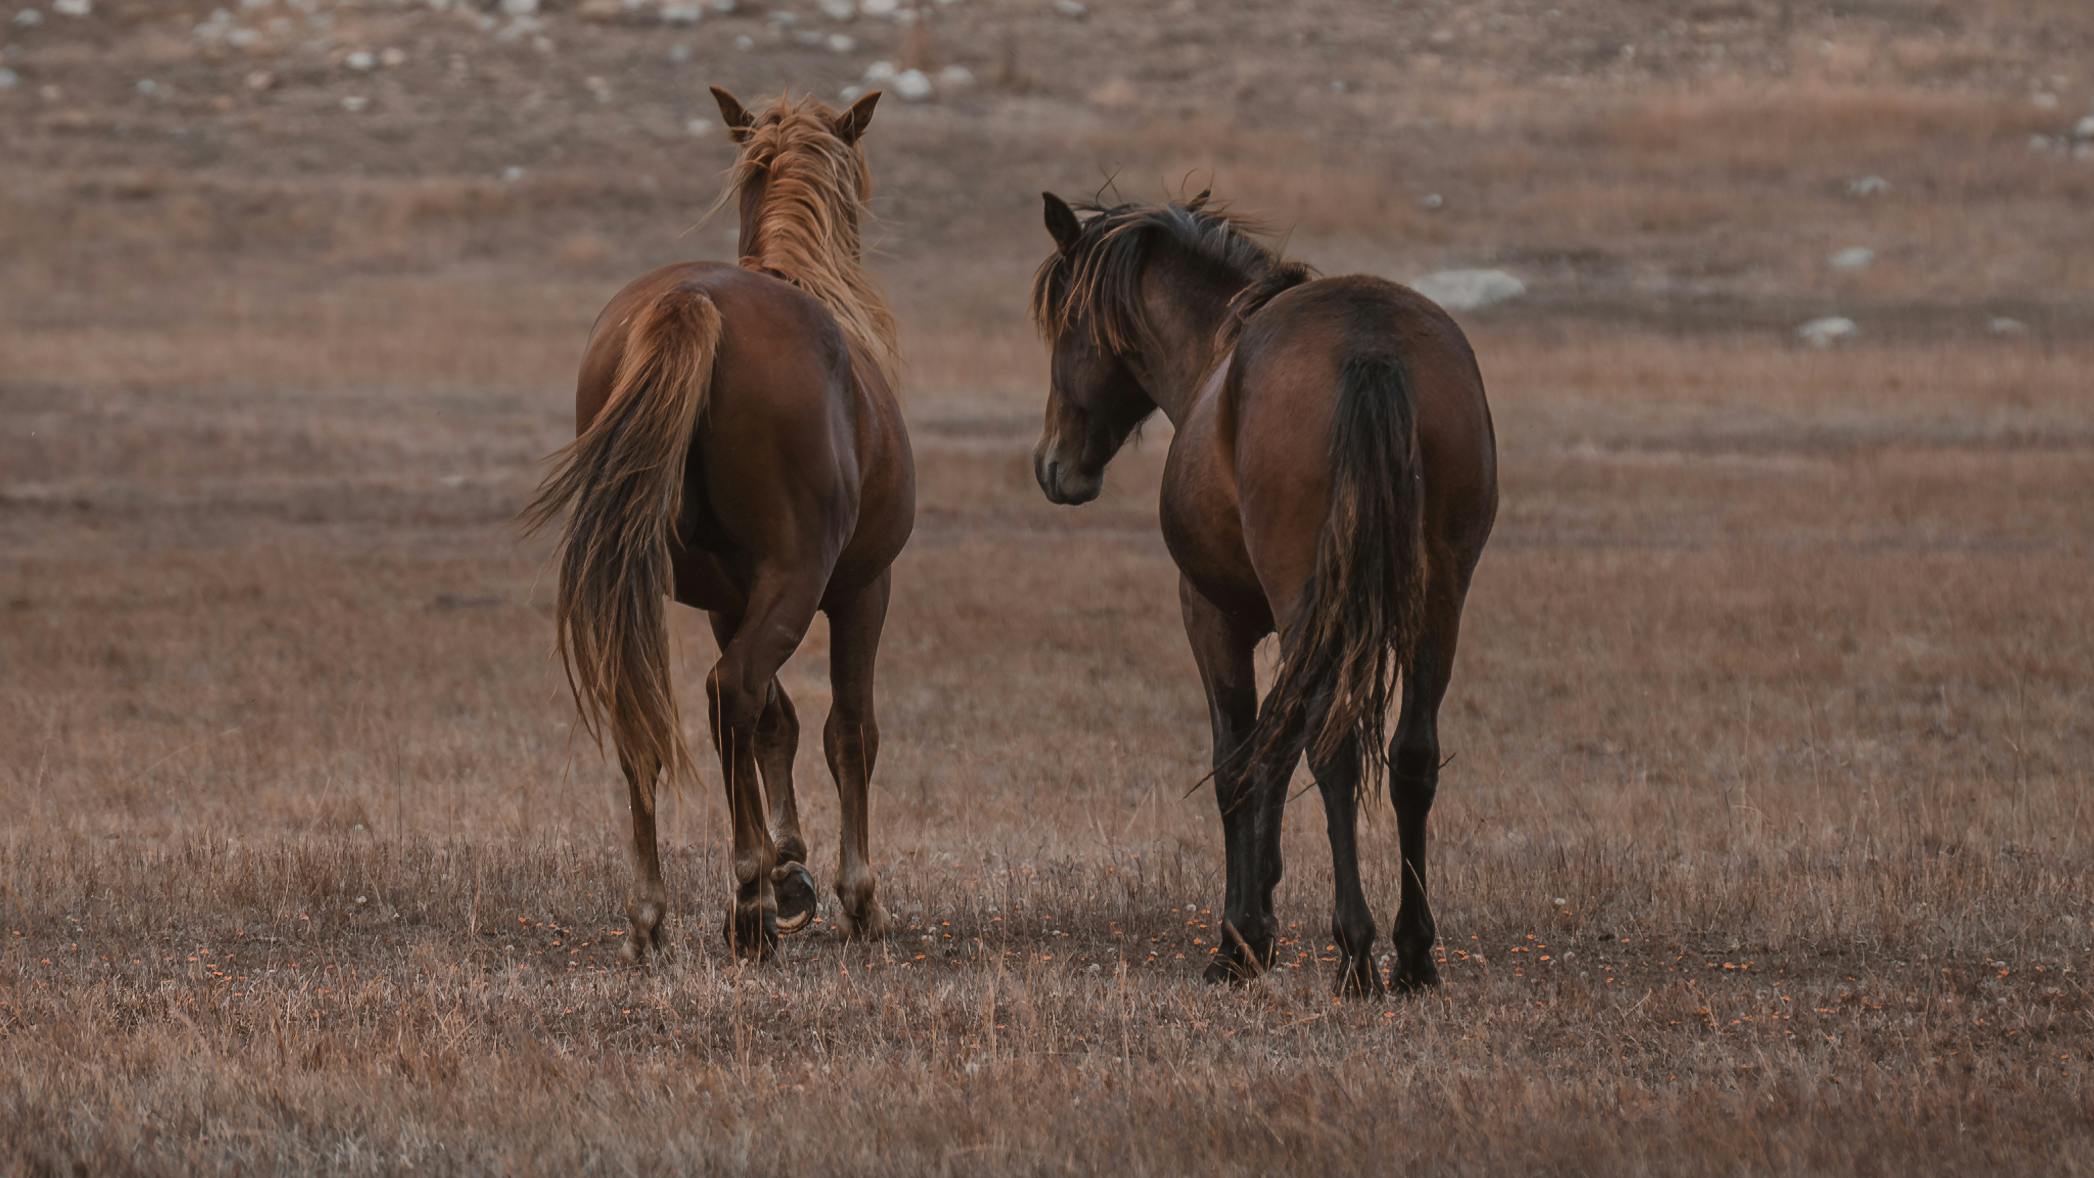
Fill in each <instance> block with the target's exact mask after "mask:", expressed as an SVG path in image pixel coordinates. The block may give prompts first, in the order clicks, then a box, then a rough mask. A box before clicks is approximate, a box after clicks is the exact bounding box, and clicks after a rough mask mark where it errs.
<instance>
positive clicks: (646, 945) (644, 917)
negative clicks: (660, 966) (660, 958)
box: [618, 900, 662, 965]
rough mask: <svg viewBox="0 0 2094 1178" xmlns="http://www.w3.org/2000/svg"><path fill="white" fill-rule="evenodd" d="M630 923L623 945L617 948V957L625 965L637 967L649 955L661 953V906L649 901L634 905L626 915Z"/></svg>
mask: <svg viewBox="0 0 2094 1178" xmlns="http://www.w3.org/2000/svg"><path fill="white" fill-rule="evenodd" d="M628 919H629V920H630V921H631V923H632V928H631V930H630V931H629V932H628V933H627V935H626V938H625V943H624V944H623V945H620V946H618V957H619V959H620V960H622V961H624V962H625V963H626V964H627V965H639V964H640V963H641V962H643V961H646V960H647V955H648V954H650V953H653V954H660V953H661V951H662V905H660V904H658V903H656V902H654V901H652V900H649V901H646V902H644V903H640V904H635V905H633V907H632V908H631V910H630V911H629V913H628Z"/></svg>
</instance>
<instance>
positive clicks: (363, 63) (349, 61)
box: [342, 49, 378, 71]
mask: <svg viewBox="0 0 2094 1178" xmlns="http://www.w3.org/2000/svg"><path fill="white" fill-rule="evenodd" d="M342 64H343V65H346V66H348V67H349V68H350V69H353V70H359V71H361V70H370V69H376V68H378V55H377V54H375V53H372V52H371V51H370V50H368V49H359V50H357V51H356V52H354V53H352V54H350V55H349V56H347V57H345V58H343V59H342Z"/></svg>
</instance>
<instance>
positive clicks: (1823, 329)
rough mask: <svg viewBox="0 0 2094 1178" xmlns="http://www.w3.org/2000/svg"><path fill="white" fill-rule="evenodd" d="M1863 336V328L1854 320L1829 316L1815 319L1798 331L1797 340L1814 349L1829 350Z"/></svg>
mask: <svg viewBox="0 0 2094 1178" xmlns="http://www.w3.org/2000/svg"><path fill="white" fill-rule="evenodd" d="M1860 334H1861V328H1860V327H1858V326H1856V324H1855V322H1854V321H1853V320H1852V319H1848V318H1845V317H1844V316H1840V315H1827V316H1825V317H1824V318H1823V319H1813V320H1811V321H1810V322H1809V323H1806V324H1804V325H1803V326H1801V327H1799V328H1797V329H1796V338H1797V339H1800V340H1802V341H1803V342H1804V343H1806V344H1808V345H1810V346H1811V347H1813V348H1829V347H1831V346H1833V345H1834V344H1837V343H1839V342H1840V341H1842V340H1850V339H1853V338H1854V337H1855V336H1857V335H1860Z"/></svg>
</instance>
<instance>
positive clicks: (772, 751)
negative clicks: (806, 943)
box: [527, 87, 916, 960]
mask: <svg viewBox="0 0 2094 1178" xmlns="http://www.w3.org/2000/svg"><path fill="white" fill-rule="evenodd" d="M713 95H714V97H715V98H716V99H717V100H718V101H719V104H720V113H721V115H722V116H723V118H724V119H725V121H726V125H727V127H728V130H729V131H730V133H731V134H732V135H733V136H734V139H735V141H736V142H737V143H739V144H740V145H741V148H740V154H739V157H738V159H737V161H736V163H735V166H734V170H733V173H732V175H731V179H730V187H729V189H728V192H727V194H726V195H723V196H722V198H721V203H723V204H724V203H726V201H727V200H729V199H736V200H738V201H739V203H740V210H741V247H740V253H741V258H740V261H739V263H738V264H725V263H717V262H692V263H685V264H682V265H676V266H669V267H666V268H664V269H660V270H656V271H654V272H653V273H651V274H648V275H646V276H644V277H642V278H640V279H639V280H638V281H636V282H634V283H633V284H632V285H630V286H628V287H626V288H625V289H624V290H622V291H620V292H619V293H618V295H617V296H616V297H615V298H613V299H612V300H611V302H610V305H609V306H607V307H605V308H604V311H603V314H602V315H601V316H600V317H599V318H598V319H597V322H596V327H595V330H594V332H593V333H592V334H591V336H590V339H589V346H588V350H587V352H586V353H585V354H584V356H583V358H582V370H581V379H580V383H579V386H578V387H577V389H576V391H575V425H576V429H577V431H578V434H579V436H578V437H576V438H575V440H574V441H573V442H572V443H570V444H569V445H568V446H567V447H566V448H565V449H564V450H562V451H561V452H560V453H559V454H558V455H557V456H556V466H555V468H554V469H553V471H552V473H551V474H550V475H549V476H548V477H547V478H546V480H545V483H544V485H543V486H542V487H541V488H540V489H539V492H538V496H537V499H536V500H535V501H534V502H533V503H532V505H531V507H530V509H529V512H528V513H527V519H528V520H529V521H530V522H531V523H532V525H533V526H542V525H543V524H545V523H547V522H549V521H551V520H553V519H555V518H557V517H559V516H560V515H561V514H562V513H563V512H564V513H566V516H567V523H566V528H565V531H564V533H563V535H562V538H561V552H560V591H559V602H558V608H557V611H556V618H557V624H558V633H559V648H560V654H561V658H562V660H563V661H564V663H565V665H566V668H567V674H568V680H569V685H570V687H571V688H572V689H573V691H574V696H575V701H576V704H577V706H578V707H579V709H580V711H581V714H582V719H583V722H584V724H585V725H586V726H587V727H588V729H589V731H590V732H591V733H592V735H596V736H597V737H598V738H599V739H601V736H602V733H603V732H604V731H605V730H608V731H609V733H610V737H611V741H612V743H613V744H614V745H615V746H616V749H617V753H618V762H619V765H620V766H621V767H622V768H623V769H624V771H625V780H626V786H627V793H628V797H629V800H630V802H631V806H632V819H633V844H632V846H633V867H634V875H635V882H634V889H633V897H632V899H631V901H630V903H629V905H628V908H627V914H628V915H629V916H630V918H631V921H632V939H631V940H630V941H628V942H627V943H626V945H625V950H624V951H625V954H626V956H627V957H628V959H631V960H638V959H640V958H642V957H644V956H645V955H646V954H647V952H648V951H649V950H656V949H659V948H660V947H661V923H662V916H663V912H664V910H665V908H666V906H667V893H666V891H665V889H664V888H663V885H662V872H661V862H660V859H659V857H658V855H657V851H656V846H655V826H654V804H655V786H656V782H657V781H658V780H660V779H663V778H666V779H667V780H669V781H671V782H675V781H678V780H681V779H685V778H687V777H688V776H690V775H691V774H692V773H693V772H694V768H693V765H692V763H691V756H690V752H689V750H688V749H687V748H686V746H685V744H684V739H683V733H682V730H681V726H680V721H679V717H678V711H677V704H676V698H675V694H674V692H673V690H672V686H671V680H670V665H669V663H670V654H669V641H668V631H667V618H666V616H665V612H666V611H665V609H664V606H663V599H664V598H666V597H669V596H671V595H673V596H674V597H675V598H676V600H678V601H680V602H682V603H684V604H685V605H689V606H692V607H695V608H697V609H702V610H704V611H706V613H707V614H708V615H709V616H710V618H711V621H712V630H713V634H714V636H715V637H716V638H717V639H718V640H719V644H720V657H719V661H718V662H717V663H715V664H714V666H713V669H712V674H711V675H710V676H708V677H707V679H706V681H705V690H706V701H707V705H708V711H709V718H710V720H711V726H712V734H713V744H714V747H715V749H716V750H717V752H718V753H719V757H720V769H721V773H722V774H723V776H724V778H725V781H726V788H727V805H728V812H729V814H730V815H731V820H732V824H733V829H734V900H733V904H732V907H731V908H730V910H729V912H728V919H727V924H726V935H727V940H728V943H729V945H730V946H731V947H732V948H733V950H734V951H735V953H736V954H737V955H739V956H742V957H748V958H762V957H764V956H767V955H768V954H769V953H770V952H771V951H772V950H773V949H774V948H775V947H776V945H777V940H778V934H779V932H780V931H786V932H791V931H793V930H795V929H797V928H800V927H801V926H803V925H805V924H806V923H807V921H808V920H809V919H810V918H811V917H812V916H813V915H814V910H815V892H814V882H813V879H812V877H810V876H809V875H808V873H807V869H806V867H805V863H806V860H807V844H806V842H805V840H804V839H803V838H802V836H801V833H800V819H799V812H798V808H797V805H796V803H795V801H794V798H793V783H792V766H793V753H794V750H795V749H796V748H797V747H798V745H799V738H800V722H799V718H798V716H797V715H796V714H795V713H794V711H793V704H792V700H791V699H789V698H788V697H787V696H786V694H785V689H784V688H783V687H782V686H781V685H780V684H779V682H778V679H777V674H778V669H779V667H780V666H781V665H783V664H784V662H785V660H786V659H787V658H788V657H789V656H790V655H791V654H792V653H793V651H794V650H795V649H797V648H798V647H799V645H800V641H801V639H802V638H804V637H805V636H806V634H807V630H808V627H809V625H811V624H812V622H813V621H814V615H815V613H816V612H817V611H820V612H822V613H826V614H827V615H828V617H829V628H830V629H829V633H830V664H829V676H830V682H831V685H832V686H833V688H834V702H833V704H832V706H831V708H830V712H829V719H828V723H827V725H826V726H825V727H824V728H823V732H822V736H823V747H824V749H825V751H826V752H827V754H828V761H829V772H830V773H831V774H832V775H834V776H835V778H836V790H837V794H838V796H839V797H840V798H841V800H842V811H843V832H842V839H841V842H842V850H841V854H840V857H839V858H840V863H839V866H838V868H837V874H836V895H837V898H838V900H839V901H840V902H841V905H842V912H841V923H842V926H843V928H844V930H845V932H846V933H847V934H857V935H862V936H878V935H879V934H880V933H881V932H882V931H883V930H884V929H885V926H886V923H887V917H886V914H885V912H884V911H883V909H882V908H881V906H880V903H879V901H878V900H877V899H875V898H874V895H873V886H874V884H873V871H872V868H871V866H870V865H869V864H868V863H867V862H866V855H867V838H868V835H867V829H866V827H867V801H866V792H867V786H868V782H869V779H870V778H871V776H872V769H873V761H874V757H875V755H876V754H877V752H878V750H879V744H880V737H879V727H878V726H877V725H876V724H875V723H874V719H873V661H874V656H875V655H876V653H877V652H878V650H879V645H880V629H881V626H882V624H883V623H884V622H885V620H886V616H887V600H888V592H889V584H890V578H891V575H892V574H891V570H890V567H889V566H890V565H892V563H893V562H894V558H895V556H896V555H897V554H898V553H900V552H901V550H902V545H903V544H904V543H905V542H906V541H907V540H908V538H909V531H910V529H911V527H912V526H913V524H914V520H915V511H916V474H915V465H914V461H913V459H912V458H911V456H910V451H909V437H908V433H907V431H906V429H905V428H904V425H903V422H902V413H901V406H900V404H899V402H898V401H897V399H896V393H895V363H896V360H895V338H894V319H893V317H892V316H891V315H890V314H889V313H888V310H887V307H886V305H885V304H884V303H883V302H882V301H881V298H880V296H879V294H878V293H877V292H876V291H875V290H874V289H873V287H872V285H871V283H870V282H869V281H868V280H867V277H866V274H865V271H864V269H863V266H862V264H861V260H860V246H859V221H860V219H861V217H862V215H863V213H864V207H865V202H866V199H867V197H868V196H869V195H870V193H871V180H870V176H869V173H868V172H867V170H866V166H865V156H864V154H863V152H862V151H861V149H860V148H859V146H858V140H859V137H860V136H862V135H863V134H864V133H865V128H866V124H867V123H868V122H869V121H870V120H871V118H872V112H873V106H874V104H875V103H876V102H877V101H878V99H879V97H880V96H879V94H878V93H877V92H875V93H872V94H868V95H866V96H865V97H863V98H861V99H859V100H858V101H857V102H856V103H854V104H853V105H852V106H851V107H850V109H848V110H845V111H842V112H837V111H835V110H832V109H830V108H829V107H827V106H824V105H823V104H821V103H820V102H817V101H814V100H813V99H800V100H795V99H793V98H791V97H786V98H781V99H779V100H777V101H775V102H772V103H770V104H768V105H765V106H761V107H759V108H758V109H756V110H755V111H753V112H751V111H746V110H744V109H743V108H742V105H741V103H739V102H737V101H735V99H734V97H733V96H732V95H730V94H728V93H727V92H726V91H724V90H721V89H719V88H717V87H715V88H714V90H713ZM759 770H760V771H761V774H762V786H761V791H759V786H758V773H759ZM765 794H768V795H769V802H770V806H769V820H768V824H767V823H766V820H765V813H764V809H765V807H764V795H765Z"/></svg>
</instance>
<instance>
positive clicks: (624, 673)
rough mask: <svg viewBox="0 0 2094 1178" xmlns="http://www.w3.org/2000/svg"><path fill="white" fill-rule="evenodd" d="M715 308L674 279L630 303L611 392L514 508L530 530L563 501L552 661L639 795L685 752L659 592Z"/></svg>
mask: <svg viewBox="0 0 2094 1178" xmlns="http://www.w3.org/2000/svg"><path fill="white" fill-rule="evenodd" d="M719 343H720V311H719V308H718V307H716V306H714V305H713V302H712V300H711V299H710V298H708V297H707V296H706V295H705V294H704V293H702V292H700V291H693V290H681V289H678V290H671V291H669V292H668V293H666V294H663V295H660V296H657V297H656V298H655V299H654V300H653V301H652V302H651V303H649V304H647V305H646V306H645V307H643V308H641V309H640V310H639V311H637V312H635V313H634V314H633V316H632V320H631V325H630V326H629V327H628V329H627V331H626V337H625V350H624V352H623V354H622V355H621V356H620V357H619V360H618V369H617V373H616V375H615V376H614V377H613V379H612V384H611V393H610V396H609V397H607V398H605V400H604V403H603V407H602V408H601V409H599V410H598V411H597V414H596V419H595V420H594V421H591V422H590V423H589V425H588V427H587V428H586V429H584V430H582V432H581V435H580V436H579V437H577V438H575V440H574V441H573V442H570V443H569V444H568V445H567V446H566V447H565V448H563V449H562V450H561V451H560V452H559V453H558V454H556V455H554V466H553V470H552V472H551V473H550V474H548V475H547V476H546V478H545V482H544V483H542V484H540V486H539V488H538V494H537V496H536V497H535V498H533V499H532V501H531V505H530V507H529V508H527V509H526V510H525V512H524V522H525V526H527V527H528V528H531V529H533V530H536V529H538V528H541V527H544V526H545V525H546V524H548V523H550V522H552V520H554V519H555V518H557V517H558V516H559V515H560V514H561V513H562V512H563V511H564V512H567V513H568V514H567V526H566V528H565V529H564V531H563V532H562V533H561V537H560V594H559V602H558V605H557V607H556V608H555V610H554V619H555V625H556V629H557V633H558V635H559V647H560V660H561V662H562V664H563V665H564V666H565V667H566V670H567V686H568V688H569V690H570V691H572V692H573V694H574V700H575V705H576V707H577V708H578V709H579V710H580V712H581V715H582V724H583V726H584V727H585V728H586V729H587V730H588V731H589V734H590V735H591V736H593V737H595V738H596V739H597V740H598V741H599V742H601V741H602V739H603V735H604V731H605V729H609V731H610V736H611V741H612V743H613V745H615V746H616V748H617V750H618V755H619V757H620V759H621V760H622V761H623V763H624V764H625V766H626V768H627V770H628V771H629V772H631V773H633V774H634V775H635V776H636V777H637V778H638V779H639V781H640V782H642V783H643V784H642V787H641V788H642V791H643V794H644V796H645V797H646V800H647V802H648V804H649V805H650V807H651V806H652V804H653V799H654V780H655V775H656V774H657V773H663V774H666V775H667V776H668V777H669V779H670V780H671V781H672V782H673V781H676V780H677V779H678V778H679V777H680V776H681V775H682V774H683V773H685V772H687V771H688V769H689V768H690V765H691V757H690V750H689V749H687V748H686V747H685V746H684V740H683V730H682V726H681V725H680V724H679V722H678V717H677V709H676V693H675V688H674V685H673V683H672V681H671V678H670V658H669V631H668V620H667V617H666V614H667V610H666V607H665V606H664V604H663V603H664V599H665V598H667V597H668V596H669V595H670V594H671V593H672V592H673V591H674V589H675V575H674V572H673V570H672V569H671V567H670V542H671V540H672V539H673V538H674V536H675V534H676V528H677V524H678V521H679V519H680V518H681V516H682V513H683V494H684V465H685V460H686V458H687V457H688V456H689V454H690V450H691V435H692V433H693V431H694V430H695V429H696V428H697V423H698V415H699V413H700V412H701V411H702V410H703V409H704V408H705V402H706V395H707V392H708V391H709V389H710V386H711V384H712V373H713V359H714V357H715V356H716V355H717V354H718V350H719Z"/></svg>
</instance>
